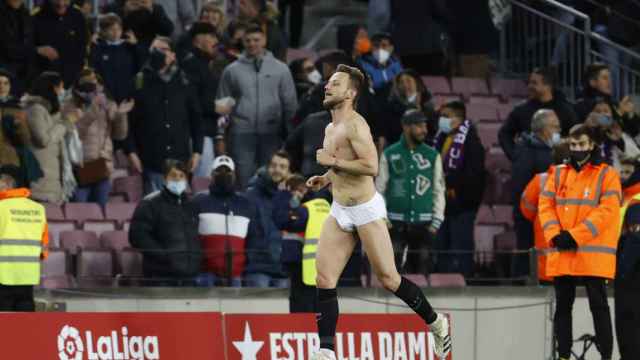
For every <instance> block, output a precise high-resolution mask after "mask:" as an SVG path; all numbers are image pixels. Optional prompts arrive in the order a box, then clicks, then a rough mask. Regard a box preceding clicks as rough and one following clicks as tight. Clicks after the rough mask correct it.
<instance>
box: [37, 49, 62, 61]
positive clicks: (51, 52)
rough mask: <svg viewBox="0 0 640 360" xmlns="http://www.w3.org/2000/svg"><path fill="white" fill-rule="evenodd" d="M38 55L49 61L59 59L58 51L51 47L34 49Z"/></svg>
mask: <svg viewBox="0 0 640 360" xmlns="http://www.w3.org/2000/svg"><path fill="white" fill-rule="evenodd" d="M36 52H37V53H38V55H40V56H42V57H45V58H47V59H48V60H49V61H56V60H58V59H59V58H60V54H58V50H56V49H55V48H53V47H51V46H40V47H38V48H36Z"/></svg>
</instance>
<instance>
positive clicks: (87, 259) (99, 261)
mask: <svg viewBox="0 0 640 360" xmlns="http://www.w3.org/2000/svg"><path fill="white" fill-rule="evenodd" d="M76 269H77V274H78V275H77V277H76V278H77V281H78V286H79V287H83V288H93V287H105V286H111V285H112V284H113V259H112V256H111V251H108V250H82V251H80V252H79V253H78V257H77V259H76Z"/></svg>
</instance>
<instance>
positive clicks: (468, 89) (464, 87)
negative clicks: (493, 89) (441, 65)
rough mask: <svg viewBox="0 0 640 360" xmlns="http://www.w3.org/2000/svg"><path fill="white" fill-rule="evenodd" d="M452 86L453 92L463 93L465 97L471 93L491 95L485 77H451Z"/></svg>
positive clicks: (468, 96)
mask: <svg viewBox="0 0 640 360" xmlns="http://www.w3.org/2000/svg"><path fill="white" fill-rule="evenodd" d="M451 88H452V91H451V92H453V93H456V94H462V96H464V98H465V99H468V98H470V97H471V95H489V87H488V86H487V82H486V81H485V79H478V78H468V77H454V78H453V79H451Z"/></svg>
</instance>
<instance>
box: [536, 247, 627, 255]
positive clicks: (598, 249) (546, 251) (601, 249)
mask: <svg viewBox="0 0 640 360" xmlns="http://www.w3.org/2000/svg"><path fill="white" fill-rule="evenodd" d="M571 251H572V250H558V249H557V248H548V249H542V250H541V252H542V253H543V254H544V255H547V254H550V253H557V252H571ZM575 252H582V253H598V254H609V255H615V254H616V252H617V249H616V248H612V247H608V246H598V245H585V246H580V247H578V249H577V250H575Z"/></svg>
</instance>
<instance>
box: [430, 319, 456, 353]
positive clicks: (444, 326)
mask: <svg viewBox="0 0 640 360" xmlns="http://www.w3.org/2000/svg"><path fill="white" fill-rule="evenodd" d="M429 327H430V328H431V332H432V333H433V351H434V352H435V353H436V356H438V357H439V358H440V359H444V358H446V357H447V355H449V352H451V334H450V332H449V320H448V319H447V317H446V316H444V315H442V314H438V318H437V319H436V321H434V322H433V323H432V324H431V325H429Z"/></svg>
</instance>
